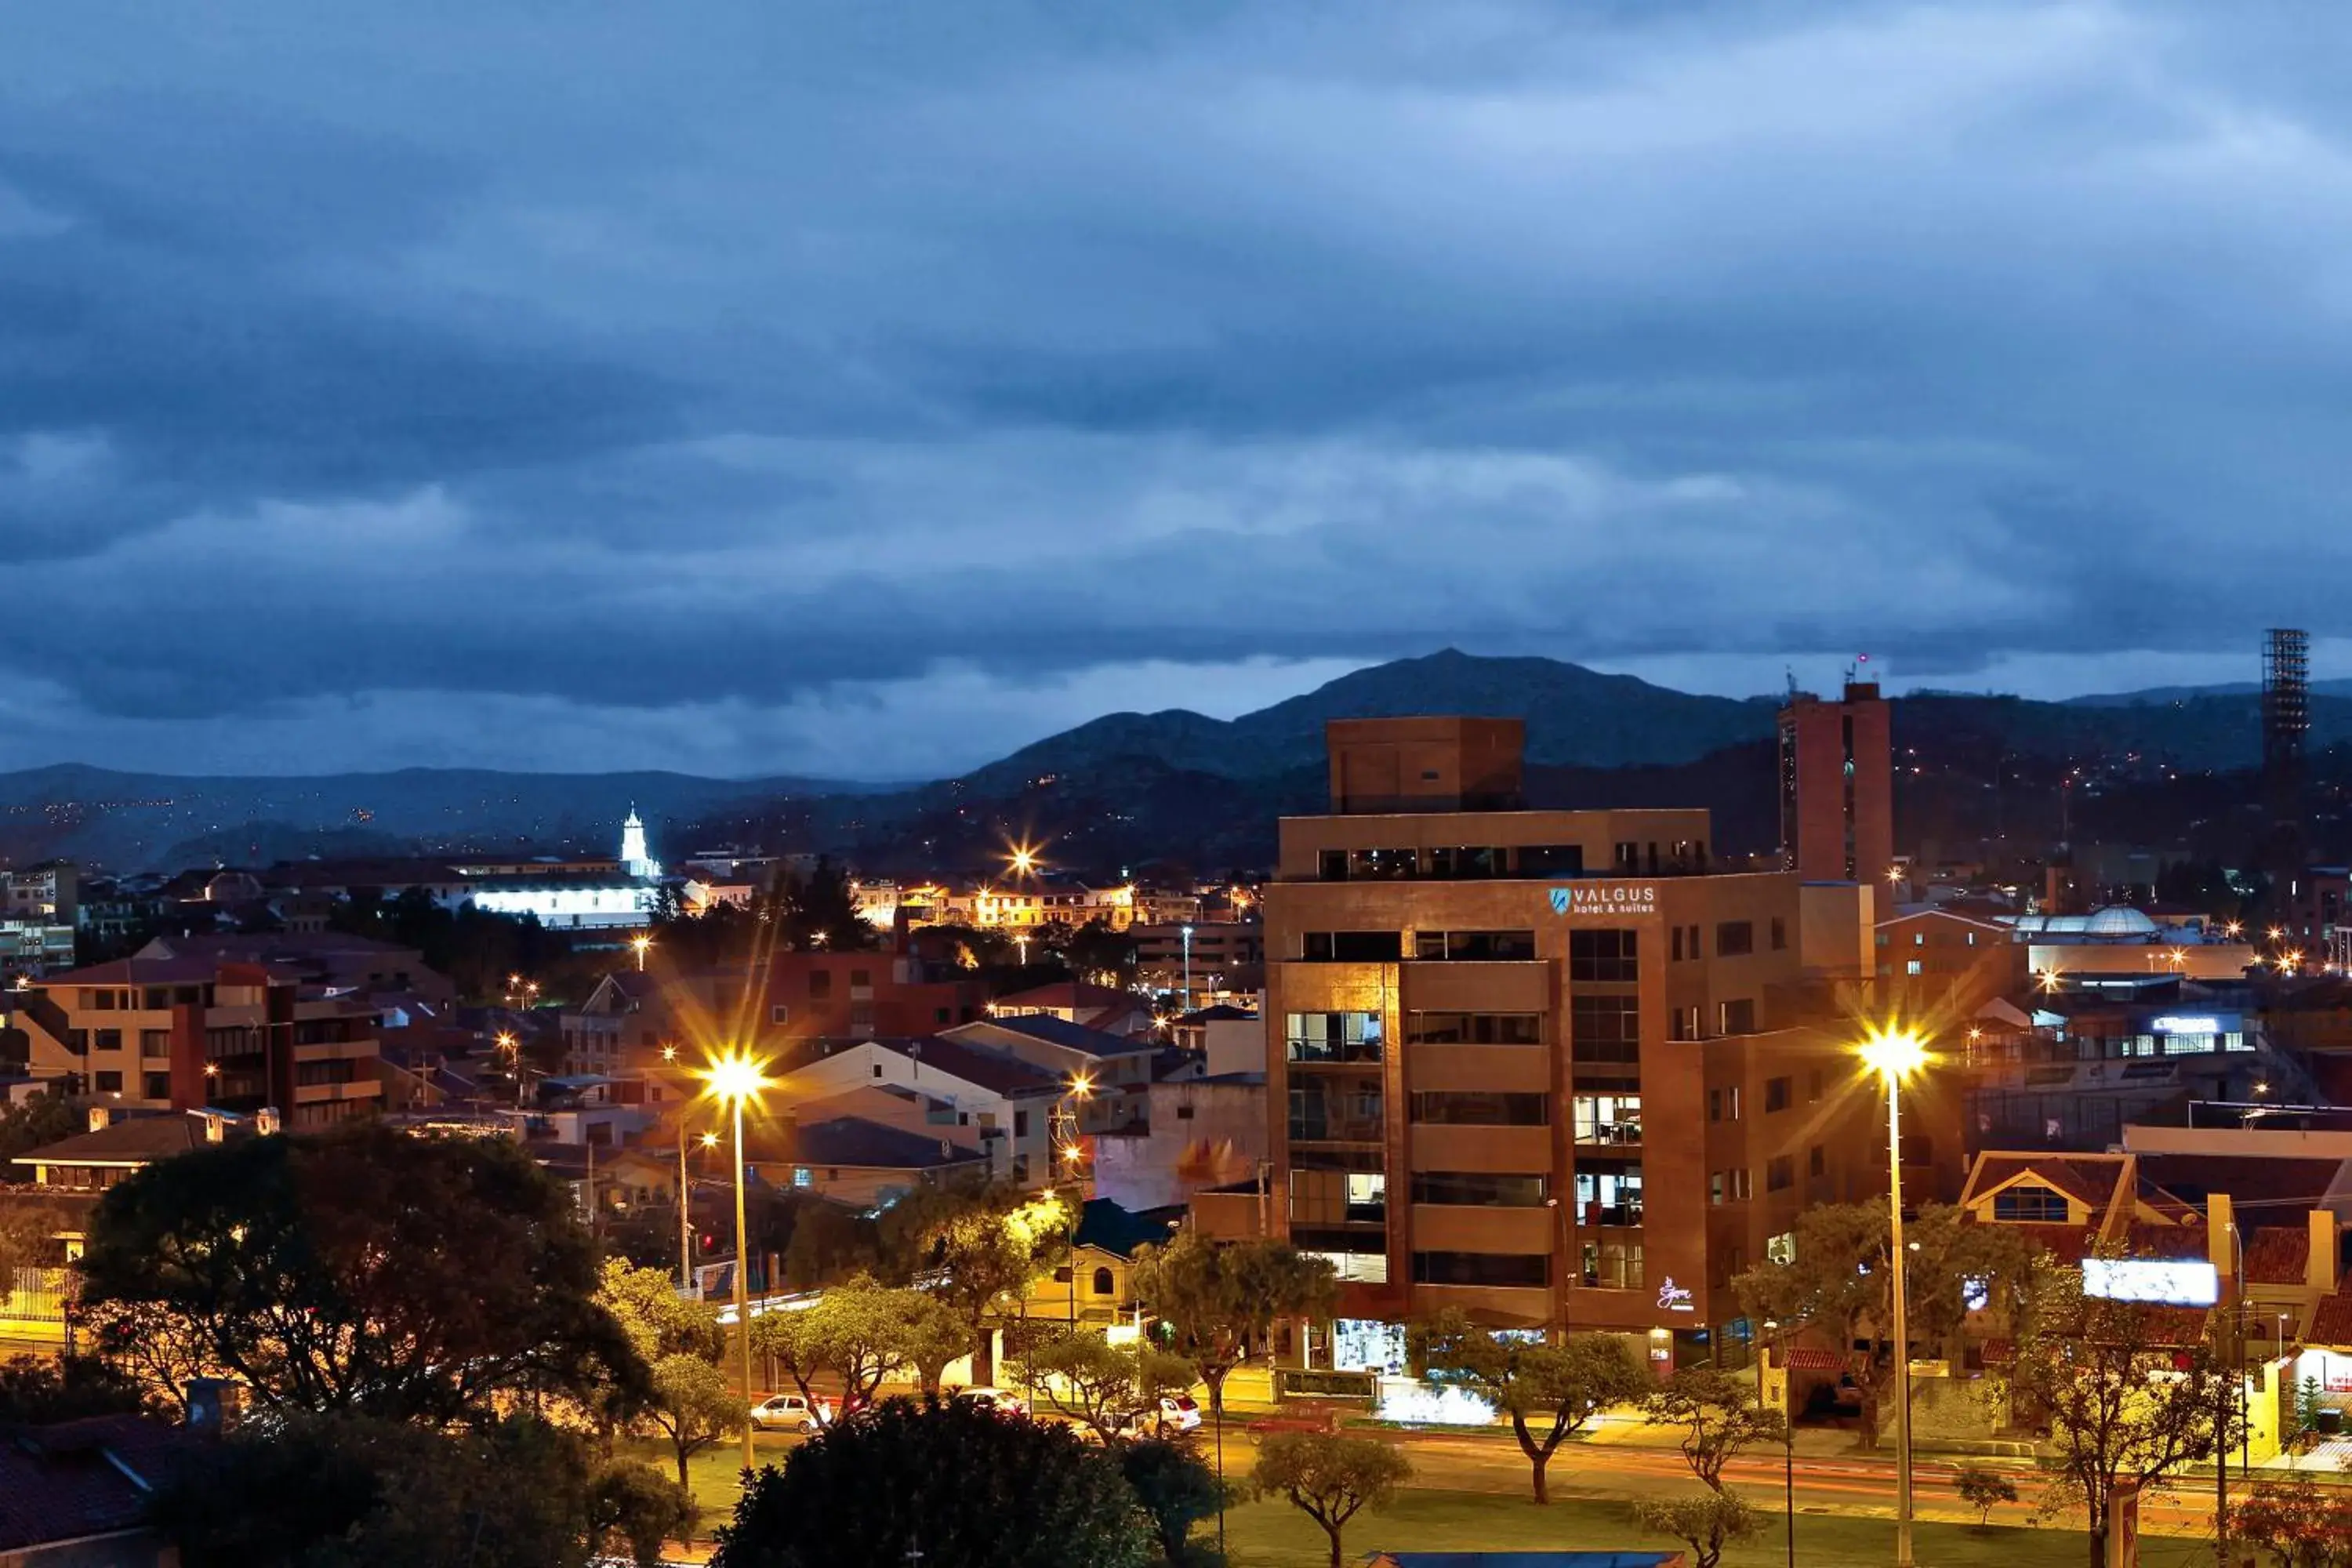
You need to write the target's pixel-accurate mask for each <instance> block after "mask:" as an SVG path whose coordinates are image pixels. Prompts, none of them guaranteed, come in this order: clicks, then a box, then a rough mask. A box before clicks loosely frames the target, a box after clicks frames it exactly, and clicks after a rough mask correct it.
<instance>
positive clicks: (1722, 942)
mask: <svg viewBox="0 0 2352 1568" xmlns="http://www.w3.org/2000/svg"><path fill="white" fill-rule="evenodd" d="M1715 951H1716V955H1717V957H1719V958H1738V957H1739V956H1741V955H1742V954H1744V953H1750V952H1755V951H1756V927H1755V924H1754V922H1752V921H1717V922H1716V926H1715Z"/></svg>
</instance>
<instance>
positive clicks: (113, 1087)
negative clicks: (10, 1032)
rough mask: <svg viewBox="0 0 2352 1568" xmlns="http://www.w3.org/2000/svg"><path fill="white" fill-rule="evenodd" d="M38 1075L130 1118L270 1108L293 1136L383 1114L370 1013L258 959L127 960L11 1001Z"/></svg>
mask: <svg viewBox="0 0 2352 1568" xmlns="http://www.w3.org/2000/svg"><path fill="white" fill-rule="evenodd" d="M11 1001H12V1012H11V1018H12V1021H13V1022H14V1023H15V1024H16V1026H17V1027H19V1028H21V1029H23V1030H24V1031H25V1036H26V1043H27V1061H26V1068H27V1070H28V1071H29V1073H30V1074H31V1076H32V1077H34V1078H35V1079H44V1080H48V1081H52V1082H60V1083H63V1084H64V1085H65V1086H66V1087H67V1089H68V1092H70V1093H74V1094H81V1095H89V1096H92V1097H95V1098H100V1099H103V1100H106V1101H108V1102H109V1103H110V1104H113V1105H116V1106H119V1107H121V1108H122V1109H125V1110H198V1109H201V1108H205V1107H210V1108H214V1109H217V1110H238V1111H258V1110H264V1109H269V1110H276V1111H277V1112H278V1115H279V1117H280V1118H281V1120H282V1121H283V1123H284V1125H286V1126H287V1127H288V1128H289V1129H290V1130H292V1131H304V1130H307V1129H311V1128H318V1127H325V1126H328V1125H331V1124H332V1123H334V1122H337V1121H345V1120H348V1119H350V1118H352V1117H357V1116H363V1115H370V1114H373V1113H374V1112H375V1111H376V1110H380V1109H381V1108H382V1104H383V1084H382V1083H381V1081H380V1074H379V1071H378V1062H379V1057H380V1052H379V1049H378V1041H377V1028H378V1025H377V1019H376V1015H375V1012H374V1010H373V1008H371V1007H370V1006H368V1005H366V1004H364V1003H361V1002H358V1001H354V1000H352V999H351V998H349V997H347V996H335V995H329V994H323V992H322V989H321V988H320V987H316V986H310V985H305V984H301V983H300V982H299V980H298V979H297V978H296V977H294V976H293V975H291V974H289V973H287V972H285V971H283V970H280V969H277V968H274V967H272V966H270V965H268V964H262V963H230V962H219V961H215V960H210V959H199V958H181V957H172V958H160V957H159V958H127V959H121V960H117V961H116V962H114V963H101V964H96V965H92V966H90V967H89V968H85V969H77V970H72V971H68V973H63V974H55V975H51V976H49V977H47V979H44V980H40V981H37V982H35V983H34V984H33V985H32V986H31V987H30V988H29V989H27V990H26V991H24V992H21V993H18V994H16V995H15V996H13V997H12V998H11Z"/></svg>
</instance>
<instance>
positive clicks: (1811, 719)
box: [1780, 680, 1895, 882]
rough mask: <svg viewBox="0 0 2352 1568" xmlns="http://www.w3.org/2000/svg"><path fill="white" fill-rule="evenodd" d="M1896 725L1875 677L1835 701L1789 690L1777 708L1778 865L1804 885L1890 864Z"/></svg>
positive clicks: (1860, 875)
mask: <svg viewBox="0 0 2352 1568" xmlns="http://www.w3.org/2000/svg"><path fill="white" fill-rule="evenodd" d="M1894 744H1895V743H1894V727H1893V723H1892V721H1891V718H1890V715H1889V713H1888V710H1887V704H1886V701H1885V699H1884V698H1882V697H1880V696H1879V695H1878V686H1877V683H1876V682H1874V681H1855V680H1849V681H1847V682H1846V685H1845V692H1844V695H1843V697H1842V698H1841V699H1840V700H1837V701H1835V702H1827V701H1823V700H1822V699H1820V698H1817V697H1812V696H1810V695H1807V694H1806V693H1803V692H1795V693H1791V694H1790V699H1789V705H1788V706H1787V707H1786V708H1783V709H1782V710H1780V854H1781V863H1782V864H1783V865H1785V866H1787V867H1788V868H1790V870H1793V871H1795V872H1796V873H1797V874H1798V875H1799V876H1801V877H1802V878H1804V879H1805V880H1807V881H1809V882H1855V881H1864V882H1866V881H1870V880H1873V879H1878V878H1883V877H1885V875H1886V874H1887V872H1888V871H1890V870H1892V869H1894V868H1895V782H1894V781H1895V754H1894Z"/></svg>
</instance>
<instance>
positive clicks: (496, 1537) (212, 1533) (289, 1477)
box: [156, 1415, 692, 1568]
mask: <svg viewBox="0 0 2352 1568" xmlns="http://www.w3.org/2000/svg"><path fill="white" fill-rule="evenodd" d="M691 1510H692V1504H691V1502H690V1500H688V1498H687V1497H686V1495H685V1492H684V1490H683V1489H681V1488H678V1487H676V1486H673V1485H672V1484H671V1483H670V1482H669V1481H667V1480H666V1479H663V1478H662V1477H661V1476H659V1475H657V1474H656V1473H655V1472H654V1471H652V1470H650V1469H648V1468H646V1467H644V1466H642V1465H626V1466H612V1465H604V1464H602V1463H600V1462H599V1461H598V1460H597V1459H596V1458H594V1456H593V1454H592V1453H591V1452H590V1451H589V1449H588V1447H587V1444H586V1443H585V1442H584V1441H583V1439H582V1438H581V1437H580V1436H578V1435H576V1434H573V1433H568V1432H564V1431H561V1430H559V1429H557V1428H555V1427H553V1426H549V1425H547V1424H546V1423H544V1422H541V1421H536V1420H533V1419H531V1418H530V1417H528V1416H524V1417H516V1418H511V1419H506V1420H499V1421H494V1422H490V1423H487V1424H485V1425H482V1426H476V1427H472V1428H460V1429H455V1430H450V1431H435V1430H430V1429H427V1428H425V1427H422V1426H403V1425H399V1424H396V1423H390V1422H382V1421H373V1420H369V1419H366V1418H363V1417H360V1416H356V1415H335V1416H327V1417H320V1416H310V1415H297V1416H295V1417H293V1418H292V1419H290V1420H289V1421H287V1422H285V1423H270V1424H268V1425H267V1426H261V1425H258V1424H257V1426H254V1427H249V1428H248V1429H247V1430H246V1431H243V1432H240V1433H238V1434H236V1435H235V1436H232V1437H231V1438H229V1439H228V1440H227V1441H226V1442H224V1443H221V1444H219V1445H217V1446H214V1447H207V1448H205V1450H204V1451H203V1452H202V1453H201V1454H199V1455H196V1456H194V1457H193V1458H192V1459H191V1461H190V1465H189V1468H188V1469H187V1471H186V1472H185V1473H184V1475H183V1476H182V1477H181V1478H180V1479H179V1481H178V1483H177V1484H176V1485H175V1486H174V1487H173V1489H171V1490H169V1491H168V1492H167V1493H165V1494H164V1495H163V1497H162V1498H160V1499H159V1500H158V1501H157V1505H156V1522H157V1523H158V1525H159V1526H160V1527H162V1528H163V1530H164V1531H166V1532H167V1533H168V1534H169V1535H170V1536H171V1537H172V1538H173V1540H174V1541H175V1542H177V1544H178V1545H179V1548H180V1552H181V1555H182V1561H184V1563H187V1564H188V1568H245V1565H247V1564H254V1563H261V1564H274V1563H303V1564H317V1565H320V1568H328V1565H332V1568H408V1565H410V1564H415V1563H466V1564H468V1565H469V1568H585V1565H586V1564H587V1563H588V1561H589V1559H590V1556H591V1554H592V1553H593V1552H598V1551H600V1550H602V1549H603V1548H604V1546H605V1545H606V1544H607V1543H608V1542H610V1541H611V1540H612V1539H613V1538H614V1537H615V1536H617V1537H619V1538H621V1539H623V1540H625V1541H627V1542H629V1543H630V1549H631V1552H632V1554H633V1555H634V1556H635V1559H636V1561H637V1562H639V1563H653V1562H656V1561H657V1560H658V1556H659V1552H660V1547H661V1541H662V1534H663V1533H677V1532H681V1531H683V1530H684V1529H686V1528H687V1524H686V1522H685V1521H688V1519H689V1518H690V1515H691ZM657 1531H659V1532H660V1533H657Z"/></svg>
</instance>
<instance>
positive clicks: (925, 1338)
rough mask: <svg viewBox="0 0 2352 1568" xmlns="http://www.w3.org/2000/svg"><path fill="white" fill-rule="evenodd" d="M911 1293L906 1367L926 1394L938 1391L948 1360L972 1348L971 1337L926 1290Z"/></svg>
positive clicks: (951, 1313) (959, 1321)
mask: <svg viewBox="0 0 2352 1568" xmlns="http://www.w3.org/2000/svg"><path fill="white" fill-rule="evenodd" d="M910 1294H912V1295H913V1296H914V1298H915V1300H914V1301H913V1302H911V1303H909V1305H908V1313H907V1327H906V1335H907V1339H906V1357H907V1367H908V1370H909V1371H911V1372H912V1373H914V1374H915V1381H916V1382H917V1383H918V1384H920V1386H921V1388H922V1390H923V1392H924V1393H925V1394H937V1393H938V1392H939V1391H940V1378H941V1377H942V1376H944V1375H945V1374H946V1373H947V1369H948V1363H950V1362H952V1361H954V1360H955V1359H956V1358H957V1357H958V1356H961V1355H964V1354H966V1353H968V1352H970V1351H971V1336H970V1335H969V1334H967V1333H966V1332H965V1331H964V1326H963V1320H961V1318H959V1317H957V1316H956V1314H955V1312H954V1311H953V1310H951V1309H950V1308H949V1307H947V1306H945V1305H943V1304H942V1303H940V1301H939V1300H936V1299H935V1298H933V1297H932V1296H930V1295H929V1293H928V1292H925V1291H921V1290H917V1291H913V1292H910Z"/></svg>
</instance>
